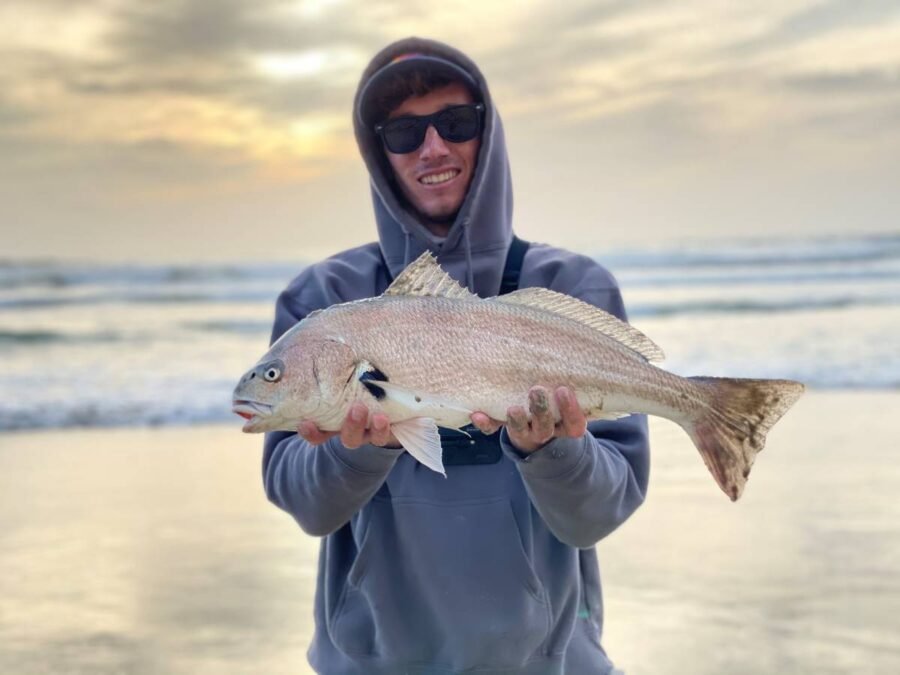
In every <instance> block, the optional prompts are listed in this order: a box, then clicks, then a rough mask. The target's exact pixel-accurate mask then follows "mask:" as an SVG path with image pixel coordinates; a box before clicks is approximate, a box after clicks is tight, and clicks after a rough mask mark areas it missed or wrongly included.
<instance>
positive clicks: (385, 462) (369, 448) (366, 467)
mask: <svg viewBox="0 0 900 675" xmlns="http://www.w3.org/2000/svg"><path fill="white" fill-rule="evenodd" d="M325 447H326V448H327V449H328V451H329V452H330V453H331V454H332V455H334V457H335V458H336V459H337V460H338V461H339V462H341V464H344V465H346V466H347V467H349V468H350V469H353V470H354V471H358V472H359V473H371V474H383V473H387V472H388V471H389V470H390V468H391V467H392V466H393V465H394V462H396V461H397V458H398V457H399V456H400V455H402V454H403V453H404V452H405V451H404V449H403V448H382V447H380V446H378V445H371V444H369V443H365V444H363V445H361V446H359V447H358V448H354V449H353V450H351V449H349V448H346V447H344V445H343V444H342V443H341V442H340V440H339V439H338V438H337V437H334V438H332V439H331V440H329V441H328V442H327V443H326V444H325Z"/></svg>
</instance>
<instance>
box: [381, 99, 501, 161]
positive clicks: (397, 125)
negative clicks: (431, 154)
mask: <svg viewBox="0 0 900 675" xmlns="http://www.w3.org/2000/svg"><path fill="white" fill-rule="evenodd" d="M483 112H484V104H482V103H467V104H465V105H455V106H453V107H451V108H444V109H443V110H438V111H437V112H436V113H432V114H431V115H421V116H418V115H409V116H408V117H398V118H396V119H393V120H389V121H387V122H385V123H384V124H376V125H375V133H376V134H378V135H379V136H381V140H382V141H383V142H384V145H385V147H386V148H387V149H388V150H390V151H391V152H393V153H394V154H395V155H405V154H406V153H408V152H412V151H413V150H415V149H416V148H418V147H419V146H420V145H422V143H423V142H424V141H425V133H426V132H427V131H428V127H429V126H434V128H435V130H436V131H437V132H438V134H439V135H440V137H441V138H443V139H444V140H445V141H450V142H451V143H465V142H466V141H471V140H472V139H473V138H475V137H476V136H477V135H478V134H479V133H481V113H483Z"/></svg>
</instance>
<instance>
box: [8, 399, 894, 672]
mask: <svg viewBox="0 0 900 675" xmlns="http://www.w3.org/2000/svg"><path fill="white" fill-rule="evenodd" d="M898 410H900V393H898V392H897V391H895V390H893V391H891V390H889V391H872V392H869V391H852V390H844V391H816V390H813V391H810V392H808V393H807V394H806V395H805V396H804V397H803V398H802V399H801V400H800V402H799V403H798V404H797V405H796V406H795V408H794V409H793V410H791V411H790V412H789V413H788V415H787V416H786V417H785V418H784V420H782V421H781V422H780V423H779V424H778V425H777V426H776V427H775V429H774V430H773V432H772V433H771V434H770V436H769V441H768V444H767V448H766V450H765V451H764V452H763V453H762V454H761V455H760V456H759V458H758V460H757V463H756V465H755V466H754V470H753V473H752V475H751V478H750V481H749V484H748V487H747V490H746V492H745V494H744V496H743V498H742V499H741V500H740V501H739V502H737V503H736V504H732V503H731V502H729V500H728V499H727V498H726V497H725V496H724V495H723V494H722V493H721V492H719V490H718V488H717V487H716V486H715V484H714V483H713V481H712V478H711V477H710V476H709V474H708V472H707V470H706V468H705V467H704V466H703V465H702V462H701V460H700V458H699V455H698V454H697V452H696V450H694V448H693V446H692V445H691V443H690V441H689V439H688V438H687V436H686V435H685V434H684V433H683V432H682V431H681V429H680V428H678V427H677V426H675V425H674V424H671V423H670V422H667V421H665V420H657V419H654V420H652V424H651V435H652V443H653V464H652V471H651V482H650V491H649V496H648V499H647V501H646V503H645V504H644V506H643V507H642V508H641V509H639V510H638V512H637V513H636V514H635V515H634V516H633V517H632V518H631V520H629V521H628V522H627V523H626V524H625V525H623V526H622V527H621V528H620V529H619V530H618V531H616V532H614V533H613V534H612V535H611V536H609V537H608V538H607V539H605V540H604V541H603V542H601V543H600V545H599V548H598V551H599V556H600V560H601V574H602V577H603V589H604V599H605V607H606V618H605V630H604V640H603V641H604V645H605V647H606V649H607V651H608V652H609V653H610V655H611V657H612V658H613V659H614V661H615V662H616V664H617V665H618V666H619V667H620V668H623V669H624V670H625V671H626V672H628V673H629V674H630V675H642V674H655V673H660V674H668V673H672V674H675V675H678V674H681V673H684V674H685V675H686V674H687V673H692V674H697V673H701V674H705V673H709V674H712V673H723V672H728V673H748V674H749V673H775V672H783V673H812V672H815V673H835V674H836V673H847V672H865V673H884V674H885V675H887V674H888V673H896V672H900V631H898V630H897V616H900V574H898V570H900V500H898V499H897V498H896V494H897V485H898V484H900V466H898V463H897V461H896V458H895V456H896V450H897V448H898V440H897V438H898V435H900V420H898V418H897V414H896V411H898ZM239 426H240V424H239V422H238V421H235V422H234V423H231V424H215V425H209V426H184V427H178V426H174V427H173V426H169V427H165V428H146V427H139V428H121V429H78V428H67V429H52V430H30V431H21V432H9V433H2V434H0V473H2V476H3V490H2V491H0V672H3V673H17V674H22V675H27V674H31V673H101V674H106V673H138V674H145V673H147V674H149V673H174V674H188V673H190V674H202V673H262V672H264V673H309V672H311V671H310V670H309V668H308V666H307V664H306V657H305V653H306V647H307V645H308V643H309V640H310V636H311V634H312V601H313V593H314V588H315V572H316V559H317V555H318V543H319V542H318V540H317V539H315V538H311V537H308V536H306V535H304V534H303V533H302V532H301V531H300V529H299V528H298V526H297V525H296V524H295V523H294V521H293V520H292V519H291V518H290V517H289V516H287V515H286V514H284V513H282V512H280V511H278V510H277V509H276V508H275V507H274V506H272V505H271V504H269V503H268V502H267V500H266V498H265V495H264V493H263V489H262V485H261V480H260V455H261V447H260V446H261V437H259V436H250V435H244V434H241V433H240V431H239Z"/></svg>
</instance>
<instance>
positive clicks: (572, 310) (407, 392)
mask: <svg viewBox="0 0 900 675" xmlns="http://www.w3.org/2000/svg"><path fill="white" fill-rule="evenodd" d="M663 358H664V355H663V351H662V349H660V348H659V347H658V346H657V345H656V344H655V343H654V342H652V341H651V340H650V339H649V338H648V337H647V336H645V335H644V334H643V333H642V332H640V331H639V330H637V329H636V328H634V327H633V326H631V325H630V324H628V323H627V322H625V321H621V320H620V319H618V318H617V317H615V316H613V315H611V314H609V313H607V312H605V311H603V310H601V309H598V308H597V307H594V306H593V305H591V304H589V303H586V302H583V301H582V300H579V299H577V298H573V297H571V296H569V295H565V294H563V293H558V292H555V291H552V290H549V289H545V288H524V289H520V290H517V291H514V292H512V293H508V294H505V295H500V296H496V297H492V298H480V297H478V296H477V295H475V294H473V293H471V292H469V291H468V290H467V289H465V288H463V287H462V286H460V285H459V284H458V283H457V282H456V281H455V280H454V279H453V278H452V277H450V276H449V275H448V274H447V273H446V272H445V271H444V270H443V269H442V268H441V267H440V265H439V264H438V262H437V260H436V259H435V258H434V256H432V255H431V253H430V252H427V251H426V252H425V253H423V254H422V255H421V256H420V257H419V258H418V259H416V260H415V261H413V262H412V263H411V264H410V265H409V266H407V267H406V268H405V269H404V270H403V271H402V272H401V273H400V275H398V277H397V278H396V279H395V280H394V281H393V283H392V284H391V285H390V286H389V287H388V288H387V290H386V291H385V292H384V293H383V294H382V295H380V296H378V297H374V298H366V299H362V300H355V301H352V302H345V303H340V304H335V305H332V306H330V307H328V308H325V309H320V310H316V311H314V312H312V313H310V314H309V315H308V316H306V317H305V318H304V319H303V320H301V321H300V322H298V323H297V324H296V325H294V326H293V327H292V328H290V329H289V330H288V331H286V332H285V333H284V334H283V335H282V336H281V337H280V338H279V339H278V340H277V341H276V342H275V343H273V344H272V345H271V347H270V348H269V350H268V351H267V352H266V353H265V354H264V355H263V356H262V358H260V359H259V361H258V362H257V363H256V364H255V365H254V366H253V367H252V368H251V369H250V370H249V371H247V372H246V373H245V374H244V375H243V376H242V377H241V379H240V381H239V382H238V384H237V386H236V387H235V390H234V393H233V406H232V409H233V411H234V412H235V413H236V414H238V415H240V416H241V417H243V418H244V419H245V420H246V421H245V424H244V427H243V431H244V432H247V433H260V432H271V431H296V430H297V427H298V425H299V423H300V422H301V421H303V420H309V421H312V422H314V423H316V424H317V425H318V427H319V428H320V429H321V430H323V431H337V430H339V429H340V428H341V425H342V422H343V420H344V418H345V416H346V415H347V412H348V411H349V409H350V406H351V405H353V404H354V402H356V401H361V402H363V403H364V404H366V406H367V407H368V408H369V410H370V412H371V413H377V412H383V413H385V414H386V415H387V417H388V419H389V421H390V423H391V431H392V432H393V434H394V436H395V437H396V438H397V440H398V441H399V442H400V444H401V445H402V446H403V447H404V448H405V449H406V451H407V452H409V453H410V455H412V456H413V457H414V458H415V459H417V460H418V461H419V462H421V463H422V464H423V465H425V466H427V467H428V468H430V469H432V470H434V471H437V472H439V473H441V474H444V475H445V476H446V472H445V470H444V466H443V462H442V451H441V443H440V436H439V432H438V427H444V428H449V429H462V428H463V427H465V426H466V425H468V424H469V423H470V416H471V414H472V413H473V412H475V411H480V412H482V413H485V414H487V415H489V416H490V417H491V418H493V419H495V420H505V419H506V415H507V410H508V408H509V407H511V406H514V405H520V406H523V407H524V408H525V409H526V410H528V391H529V390H530V389H531V388H532V387H534V386H543V387H546V388H548V390H551V391H552V390H554V389H556V388H557V387H559V386H568V387H571V388H572V390H573V392H574V393H575V396H576V400H577V402H578V405H579V406H580V408H581V409H582V411H583V412H584V414H585V416H586V417H587V419H589V420H591V419H617V418H620V417H623V416H627V415H631V414H636V413H637V414H646V415H655V416H659V417H663V418H666V419H668V420H671V421H672V422H675V423H676V424H678V425H680V426H681V427H682V428H683V429H684V430H685V431H686V432H687V434H688V435H689V436H690V438H691V440H692V441H693V442H694V445H695V446H696V447H697V449H698V450H699V452H700V455H701V457H702V458H703V460H704V462H705V464H706V466H707V467H708V469H709V471H710V472H711V473H712V476H713V478H714V479H715V482H716V483H717V484H718V485H719V487H720V488H721V489H722V491H723V492H725V494H726V495H728V497H729V498H731V500H732V501H736V500H737V499H738V498H739V497H740V496H741V494H742V493H743V490H744V486H745V484H746V482H747V478H748V477H749V475H750V468H751V466H752V465H753V463H754V460H755V458H756V455H757V453H759V452H760V451H761V450H762V449H763V447H764V445H765V440H766V434H767V433H768V432H769V430H770V429H771V428H772V426H773V425H774V424H775V423H776V422H777V421H778V420H779V419H780V418H781V417H782V416H783V415H784V414H785V413H786V412H787V410H788V409H789V408H790V407H791V406H792V405H793V404H794V402H795V401H796V400H797V399H798V398H799V397H800V396H801V394H802V393H803V391H804V385H803V384H802V383H800V382H796V381H793V380H779V379H742V378H722V377H682V376H679V375H676V374H674V373H671V372H669V371H667V370H665V369H663V368H661V367H659V366H657V365H654V363H653V362H657V361H661V360H662V359H663ZM551 398H552V397H551ZM550 405H551V412H552V414H553V415H554V418H555V419H556V420H557V421H558V420H559V419H560V415H559V410H558V408H557V405H556V402H555V401H554V400H551V401H550Z"/></svg>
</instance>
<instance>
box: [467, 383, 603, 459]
mask: <svg viewBox="0 0 900 675" xmlns="http://www.w3.org/2000/svg"><path fill="white" fill-rule="evenodd" d="M554 396H555V397H556V405H557V407H558V408H559V415H560V420H559V422H554V420H553V414H552V413H551V411H550V392H548V391H547V389H546V388H545V387H532V388H531V389H530V390H529V392H528V410H529V412H530V419H529V412H526V411H525V408H523V407H522V406H520V405H514V406H511V407H510V408H509V409H508V410H507V411H506V422H505V423H504V422H500V421H499V420H495V419H491V418H490V417H488V416H487V415H485V414H484V413H482V412H475V413H472V417H471V419H472V424H474V425H475V426H476V427H477V428H478V429H479V430H481V431H482V432H484V433H486V434H492V433H494V432H495V431H497V429H499V428H500V427H501V426H502V425H503V424H506V433H507V434H508V435H509V440H510V442H511V443H512V444H513V445H514V446H515V447H516V449H518V450H519V451H520V452H524V453H532V452H534V451H535V450H539V449H540V448H542V447H544V446H545V445H546V444H547V443H548V442H550V441H551V440H552V439H554V438H558V437H563V438H566V437H567V438H580V437H581V436H583V435H584V432H585V431H586V430H587V419H586V418H585V416H584V413H583V412H582V410H581V408H579V407H578V401H577V400H576V398H575V392H574V391H572V389H571V387H557V389H556V391H555V392H554Z"/></svg>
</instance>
